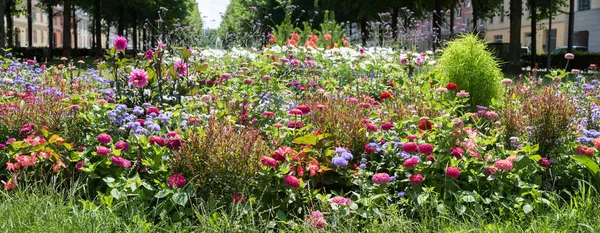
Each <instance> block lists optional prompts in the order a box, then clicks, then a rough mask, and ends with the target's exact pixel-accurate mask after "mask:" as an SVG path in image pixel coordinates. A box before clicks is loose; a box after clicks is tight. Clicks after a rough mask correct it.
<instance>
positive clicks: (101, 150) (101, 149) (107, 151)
mask: <svg viewBox="0 0 600 233" xmlns="http://www.w3.org/2000/svg"><path fill="white" fill-rule="evenodd" d="M96 153H97V154H99V155H102V156H105V155H108V154H110V149H108V148H106V147H103V146H99V147H98V148H96Z"/></svg>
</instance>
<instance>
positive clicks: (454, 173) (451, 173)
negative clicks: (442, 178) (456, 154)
mask: <svg viewBox="0 0 600 233" xmlns="http://www.w3.org/2000/svg"><path fill="white" fill-rule="evenodd" d="M446 176H447V177H450V178H453V179H458V177H459V176H460V169H458V168H457V167H448V168H446Z"/></svg>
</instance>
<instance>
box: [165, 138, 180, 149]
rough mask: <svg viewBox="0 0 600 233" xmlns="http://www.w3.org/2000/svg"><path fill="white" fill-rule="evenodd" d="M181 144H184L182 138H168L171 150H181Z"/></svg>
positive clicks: (168, 146) (168, 145)
mask: <svg viewBox="0 0 600 233" xmlns="http://www.w3.org/2000/svg"><path fill="white" fill-rule="evenodd" d="M181 145H183V141H182V140H181V138H175V137H173V138H169V140H167V144H166V146H167V148H169V149H171V150H179V148H181Z"/></svg>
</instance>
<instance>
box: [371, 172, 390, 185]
mask: <svg viewBox="0 0 600 233" xmlns="http://www.w3.org/2000/svg"><path fill="white" fill-rule="evenodd" d="M371 180H372V181H373V183H375V184H387V183H389V182H390V175H388V174H387V173H375V175H373V178H372V179H371Z"/></svg>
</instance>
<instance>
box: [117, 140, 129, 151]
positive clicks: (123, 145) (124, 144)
mask: <svg viewBox="0 0 600 233" xmlns="http://www.w3.org/2000/svg"><path fill="white" fill-rule="evenodd" d="M115 148H117V149H119V150H122V151H127V150H128V149H129V144H127V142H124V141H118V142H117V143H115Z"/></svg>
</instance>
